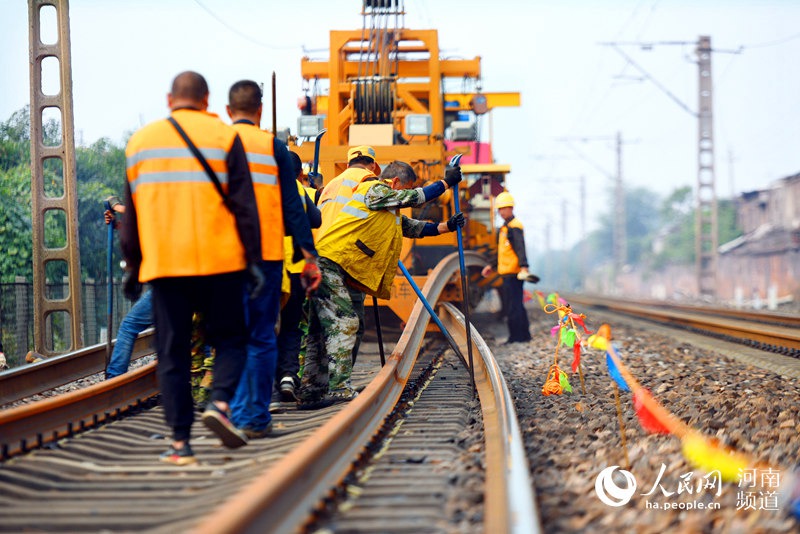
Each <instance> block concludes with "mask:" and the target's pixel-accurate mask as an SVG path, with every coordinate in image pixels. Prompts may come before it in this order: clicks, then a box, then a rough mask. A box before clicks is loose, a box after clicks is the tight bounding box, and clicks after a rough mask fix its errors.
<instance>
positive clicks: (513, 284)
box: [503, 274, 531, 343]
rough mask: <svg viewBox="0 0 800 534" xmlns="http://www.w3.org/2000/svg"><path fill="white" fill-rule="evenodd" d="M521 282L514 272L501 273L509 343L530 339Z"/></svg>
mask: <svg viewBox="0 0 800 534" xmlns="http://www.w3.org/2000/svg"><path fill="white" fill-rule="evenodd" d="M522 284H523V281H522V280H517V275H516V274H507V275H503V293H504V294H505V304H506V314H507V315H506V320H507V322H508V342H509V343H514V342H517V341H530V340H531V333H530V325H529V323H528V313H527V312H526V311H525V306H524V305H523V294H522Z"/></svg>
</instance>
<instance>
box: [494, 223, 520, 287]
mask: <svg viewBox="0 0 800 534" xmlns="http://www.w3.org/2000/svg"><path fill="white" fill-rule="evenodd" d="M509 228H518V229H520V230H522V223H521V222H519V220H518V219H516V218H514V219H511V221H509V222H507V223H506V224H504V225H503V226H502V227H501V228H500V233H499V235H498V240H497V274H517V273H518V272H519V271H520V267H519V258H517V255H516V253H515V252H514V248H513V247H512V246H511V241H510V240H509V239H508V229H509Z"/></svg>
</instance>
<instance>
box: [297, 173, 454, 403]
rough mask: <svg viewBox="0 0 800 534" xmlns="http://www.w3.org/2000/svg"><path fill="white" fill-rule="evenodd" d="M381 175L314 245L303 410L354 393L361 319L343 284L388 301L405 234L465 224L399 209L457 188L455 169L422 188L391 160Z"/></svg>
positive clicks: (358, 192) (413, 175)
mask: <svg viewBox="0 0 800 534" xmlns="http://www.w3.org/2000/svg"><path fill="white" fill-rule="evenodd" d="M381 176H382V178H383V179H378V178H377V177H372V178H368V179H365V180H364V181H362V182H361V183H360V184H359V185H358V186H357V187H356V189H355V191H354V193H353V196H352V198H351V199H350V200H349V201H348V202H347V204H345V206H344V207H343V208H342V209H341V211H340V212H339V213H338V214H337V215H336V218H335V219H334V221H333V222H332V223H331V225H330V227H329V228H328V230H327V231H326V233H325V234H324V235H323V236H322V237H321V238H320V240H319V242H318V243H317V252H318V253H319V256H320V258H319V268H320V271H321V273H322V283H321V284H320V286H319V289H318V290H317V291H316V293H314V294H313V295H312V296H311V313H310V317H309V329H308V337H307V338H306V357H305V368H304V370H303V378H302V383H301V387H300V395H299V401H298V406H299V408H300V409H316V408H321V407H324V406H328V405H330V404H333V403H335V402H341V401H348V400H350V399H352V398H354V397H355V396H356V395H357V393H356V392H355V390H353V388H352V386H351V384H350V375H351V374H352V370H353V362H352V357H351V353H352V349H353V346H354V345H355V343H356V339H357V335H356V333H357V331H358V315H357V314H356V311H355V309H354V307H353V302H352V300H351V298H350V294H349V292H348V289H347V287H348V286H351V287H356V288H357V289H359V290H361V291H363V292H364V293H366V294H369V295H373V296H375V297H378V298H383V299H388V298H389V297H390V292H391V287H392V281H393V280H394V276H395V273H396V271H397V261H398V260H399V258H400V249H401V247H402V243H403V237H410V238H421V237H426V236H434V235H439V234H440V233H444V232H452V231H454V230H455V229H456V228H457V227H461V226H463V225H464V222H465V220H464V216H463V214H461V213H457V214H455V215H453V217H451V218H450V219H449V220H448V221H447V222H443V223H438V224H437V223H433V222H426V221H419V220H416V219H411V218H409V217H406V216H405V215H401V214H400V212H399V210H400V208H405V207H410V206H420V205H422V204H424V203H425V202H428V201H431V200H433V199H435V198H437V197H438V196H440V195H441V194H442V193H444V191H445V190H446V188H447V187H454V186H456V185H457V184H458V183H459V182H460V181H461V169H460V167H454V168H452V169H448V171H447V176H446V177H445V179H444V180H442V181H437V182H435V183H434V184H431V185H429V186H426V187H424V188H421V187H418V188H414V183H415V182H416V180H417V175H416V173H415V172H414V169H413V168H412V167H411V166H410V165H408V164H407V163H403V162H399V161H395V162H393V163H390V164H389V165H388V166H387V167H386V169H384V171H383V173H382V175H381Z"/></svg>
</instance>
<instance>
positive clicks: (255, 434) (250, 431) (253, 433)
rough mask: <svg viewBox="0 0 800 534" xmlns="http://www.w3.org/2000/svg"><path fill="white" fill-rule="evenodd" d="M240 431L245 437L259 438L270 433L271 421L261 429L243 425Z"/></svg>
mask: <svg viewBox="0 0 800 534" xmlns="http://www.w3.org/2000/svg"><path fill="white" fill-rule="evenodd" d="M242 432H243V433H244V435H245V436H247V439H261V438H265V437H267V436H269V435H270V434H271V433H272V423H270V424H268V425H267V426H266V427H264V428H262V429H261V430H256V429H254V428H250V427H245V428H243V429H242Z"/></svg>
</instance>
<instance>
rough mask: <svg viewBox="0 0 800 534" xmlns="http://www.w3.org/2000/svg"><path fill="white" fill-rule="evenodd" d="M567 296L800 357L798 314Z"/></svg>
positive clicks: (595, 305) (575, 300) (649, 319)
mask: <svg viewBox="0 0 800 534" xmlns="http://www.w3.org/2000/svg"><path fill="white" fill-rule="evenodd" d="M566 298H567V301H568V302H570V303H575V304H582V305H584V306H590V307H592V308H595V309H603V310H607V311H609V312H612V313H621V314H625V315H629V316H632V317H635V318H639V319H645V320H648V321H652V322H656V323H659V324H662V325H666V326H671V327H677V328H682V329H686V330H690V331H693V332H697V333H700V334H703V335H708V336H712V337H715V338H718V339H722V340H725V341H731V342H734V343H740V344H743V345H748V346H750V347H753V348H756V349H760V350H764V351H768V352H774V353H777V354H782V355H785V356H791V357H793V358H800V316H799V315H792V314H781V313H755V312H752V311H745V310H734V309H729V308H712V307H698V306H684V305H675V304H668V303H662V302H653V301H642V302H639V301H629V300H621V299H610V298H608V297H598V296H584V295H569V296H567V297H566Z"/></svg>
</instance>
